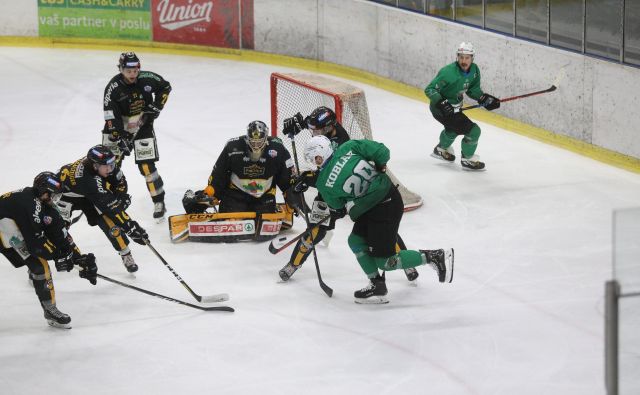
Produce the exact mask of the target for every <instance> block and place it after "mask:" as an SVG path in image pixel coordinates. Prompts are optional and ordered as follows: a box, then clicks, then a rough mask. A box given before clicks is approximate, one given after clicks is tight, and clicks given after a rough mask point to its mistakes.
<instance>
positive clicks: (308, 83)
mask: <svg viewBox="0 0 640 395" xmlns="http://www.w3.org/2000/svg"><path fill="white" fill-rule="evenodd" d="M319 106H326V107H329V108H331V109H332V110H333V111H335V113H336V117H337V118H338V122H340V124H341V125H342V126H343V127H344V128H345V129H346V130H347V132H348V133H349V136H350V137H351V138H352V139H369V140H372V139H373V135H372V132H371V122H370V120H369V110H368V108H367V100H366V98H365V96H364V92H363V91H362V89H360V88H358V87H355V86H353V85H349V84H347V83H344V82H341V81H337V80H333V79H330V78H327V77H322V76H318V75H313V74H298V73H287V74H281V73H272V74H271V134H272V135H273V136H278V137H280V138H282V141H283V143H284V144H285V146H287V148H288V149H289V151H291V149H292V147H291V141H290V139H289V138H286V137H285V136H284V135H283V134H282V123H283V121H284V119H285V118H288V117H291V116H293V115H294V114H295V113H297V112H300V113H301V114H302V116H303V117H304V116H307V115H309V114H311V112H312V111H313V110H315V109H316V108H317V107H319ZM310 138H311V133H308V132H302V133H300V134H298V135H297V136H296V148H297V150H298V151H301V148H300V147H304V145H305V143H306V142H307V141H308V140H309V139H310ZM298 155H300V152H298ZM301 166H302V164H301ZM387 174H388V175H389V176H390V177H391V179H392V180H393V183H394V184H398V185H399V190H400V193H401V194H402V200H403V201H404V210H405V211H410V210H414V209H416V208H418V207H420V206H422V198H421V197H420V195H418V194H416V193H414V192H411V191H410V190H408V189H407V188H406V187H405V186H404V185H403V184H402V183H401V182H400V181H398V179H397V178H396V177H395V176H394V175H393V173H391V171H390V170H387Z"/></svg>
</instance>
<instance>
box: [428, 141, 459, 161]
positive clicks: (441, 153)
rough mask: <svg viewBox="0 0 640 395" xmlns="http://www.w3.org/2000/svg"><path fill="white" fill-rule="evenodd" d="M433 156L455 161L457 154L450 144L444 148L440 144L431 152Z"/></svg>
mask: <svg viewBox="0 0 640 395" xmlns="http://www.w3.org/2000/svg"><path fill="white" fill-rule="evenodd" d="M431 156H433V157H434V158H437V159H440V160H444V161H446V162H453V161H454V160H456V155H455V153H454V151H453V147H451V146H449V148H447V149H444V148H442V147H440V144H438V145H436V146H435V148H434V149H433V152H432V153H431Z"/></svg>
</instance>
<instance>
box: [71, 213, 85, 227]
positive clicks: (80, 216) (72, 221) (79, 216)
mask: <svg viewBox="0 0 640 395" xmlns="http://www.w3.org/2000/svg"><path fill="white" fill-rule="evenodd" d="M83 215H84V212H81V213H80V215H77V216H76V217H75V218H73V219H72V220H71V224H69V226H71V225H73V224H75V223H76V222H78V221H80V218H82V216H83Z"/></svg>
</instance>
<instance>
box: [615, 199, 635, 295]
mask: <svg viewBox="0 0 640 395" xmlns="http://www.w3.org/2000/svg"><path fill="white" fill-rule="evenodd" d="M613 275H614V278H615V279H616V280H617V281H618V283H619V284H620V290H621V292H622V293H623V294H628V293H636V292H640V208H633V209H624V210H616V211H614V213H613Z"/></svg>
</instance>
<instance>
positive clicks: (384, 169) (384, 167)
mask: <svg viewBox="0 0 640 395" xmlns="http://www.w3.org/2000/svg"><path fill="white" fill-rule="evenodd" d="M376 170H378V173H386V172H387V164H386V163H385V164H384V165H376Z"/></svg>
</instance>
